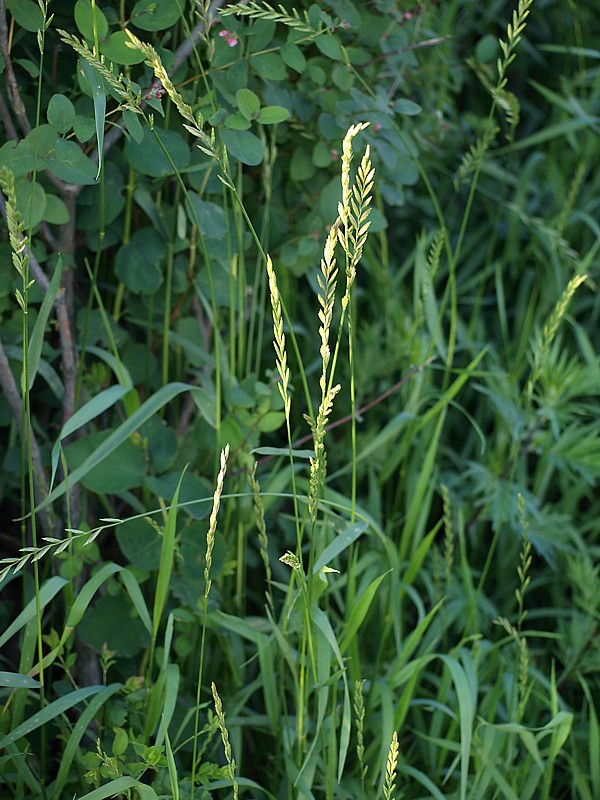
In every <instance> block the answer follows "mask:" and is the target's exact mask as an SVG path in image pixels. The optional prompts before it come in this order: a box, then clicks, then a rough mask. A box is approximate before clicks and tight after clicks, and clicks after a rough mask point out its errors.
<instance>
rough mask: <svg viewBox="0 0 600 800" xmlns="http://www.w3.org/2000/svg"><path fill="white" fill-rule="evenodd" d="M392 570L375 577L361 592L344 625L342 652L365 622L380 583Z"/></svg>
mask: <svg viewBox="0 0 600 800" xmlns="http://www.w3.org/2000/svg"><path fill="white" fill-rule="evenodd" d="M390 572H391V570H388V571H387V572H384V573H383V575H380V576H379V577H378V578H375V580H374V581H372V582H371V583H370V584H369V585H368V586H367V588H366V589H365V591H364V592H363V593H362V594H361V596H360V598H359V599H358V601H357V602H356V603H355V604H354V606H353V608H352V611H351V613H350V617H349V618H348V621H347V623H346V625H345V626H344V635H343V637H342V641H341V642H340V650H341V651H342V653H343V652H344V651H345V650H346V649H347V647H348V646H349V645H350V643H351V641H352V639H353V638H354V636H355V635H356V633H357V631H358V629H359V628H360V626H361V625H362V623H363V622H364V619H365V617H366V616H367V612H368V611H369V609H370V608H371V603H372V602H373V599H374V597H375V595H376V593H377V589H379V585H380V583H381V581H382V580H383V579H384V578H385V576H386V575H389V574H390Z"/></svg>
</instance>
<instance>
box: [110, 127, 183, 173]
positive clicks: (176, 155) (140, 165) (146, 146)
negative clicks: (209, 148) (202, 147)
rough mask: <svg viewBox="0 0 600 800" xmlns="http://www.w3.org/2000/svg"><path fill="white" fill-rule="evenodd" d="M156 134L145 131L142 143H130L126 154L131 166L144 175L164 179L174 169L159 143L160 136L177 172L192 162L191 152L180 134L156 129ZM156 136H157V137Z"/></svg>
mask: <svg viewBox="0 0 600 800" xmlns="http://www.w3.org/2000/svg"><path fill="white" fill-rule="evenodd" d="M154 131H155V133H153V132H152V131H150V130H148V129H145V130H144V137H143V139H142V141H141V142H134V141H129V142H127V143H126V145H125V148H124V152H125V157H126V159H127V161H128V162H129V163H130V165H131V166H132V167H133V168H134V169H135V170H136V171H137V172H139V173H140V174H142V175H150V176H151V177H152V178H162V177H166V176H167V175H172V174H173V167H172V166H171V163H170V161H169V159H168V158H167V156H166V155H165V153H164V152H163V149H162V147H161V146H160V144H159V142H158V141H157V140H156V137H157V136H158V137H159V138H160V140H161V142H162V143H163V145H164V147H165V149H166V150H167V152H168V153H169V156H170V158H171V160H172V162H173V164H174V165H175V169H176V170H182V169H185V168H186V167H187V165H188V164H189V161H190V150H189V147H188V145H187V143H186V142H185V140H184V139H183V137H182V136H180V134H178V133H175V132H174V131H165V130H162V129H161V128H157V127H155V129H154ZM155 134H156V135H155Z"/></svg>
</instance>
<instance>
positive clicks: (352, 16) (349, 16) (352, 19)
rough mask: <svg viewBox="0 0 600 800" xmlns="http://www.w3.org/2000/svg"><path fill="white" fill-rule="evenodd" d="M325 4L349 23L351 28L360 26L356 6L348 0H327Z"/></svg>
mask: <svg viewBox="0 0 600 800" xmlns="http://www.w3.org/2000/svg"><path fill="white" fill-rule="evenodd" d="M327 5H328V6H330V7H331V8H332V9H333V10H334V12H335V14H336V15H337V16H338V17H339V18H340V19H343V20H344V22H346V23H348V25H351V26H352V27H353V28H360V26H361V23H362V19H361V16H360V14H359V12H358V11H357V9H356V6H355V5H354V4H353V3H351V2H350V0H328V2H327Z"/></svg>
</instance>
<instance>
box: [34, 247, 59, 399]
mask: <svg viewBox="0 0 600 800" xmlns="http://www.w3.org/2000/svg"><path fill="white" fill-rule="evenodd" d="M62 270H63V260H62V256H60V255H59V257H58V261H57V263H56V267H55V268H54V274H53V275H52V279H51V281H50V285H49V286H48V289H47V290H46V293H45V294H44V299H43V300H42V305H41V306H40V310H39V313H38V316H37V319H36V321H35V325H34V327H33V331H32V333H31V337H30V339H29V350H28V361H29V364H28V373H29V389H30V390H31V388H32V386H33V382H34V381H35V378H36V375H37V372H38V367H39V364H40V357H41V355H42V345H43V344H44V334H45V333H46V325H47V324H48V319H49V318H50V313H51V312H52V306H53V305H54V298H55V297H56V293H57V292H58V290H59V288H60V279H61V277H62Z"/></svg>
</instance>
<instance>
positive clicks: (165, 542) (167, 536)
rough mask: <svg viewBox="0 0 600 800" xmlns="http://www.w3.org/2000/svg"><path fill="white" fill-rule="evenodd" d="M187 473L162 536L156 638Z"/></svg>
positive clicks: (176, 494)
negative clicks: (178, 505)
mask: <svg viewBox="0 0 600 800" xmlns="http://www.w3.org/2000/svg"><path fill="white" fill-rule="evenodd" d="M184 475H185V469H184V470H183V472H182V473H181V477H180V478H179V483H178V484H177V489H175V494H174V495H173V500H172V502H171V507H170V509H169V513H168V516H167V522H166V524H165V529H164V532H163V537H162V546H161V549H160V565H159V568H158V577H157V579H156V594H155V595H154V608H153V610H152V636H153V638H154V640H156V636H157V634H158V626H159V625H160V620H161V617H162V613H163V610H164V607H165V603H166V602H167V595H168V593H169V584H170V582H171V573H172V572H173V561H174V559H175V533H176V530H177V511H178V508H177V503H178V502H179V490H180V489H181V482H182V481H183V476H184Z"/></svg>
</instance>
